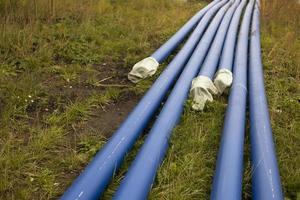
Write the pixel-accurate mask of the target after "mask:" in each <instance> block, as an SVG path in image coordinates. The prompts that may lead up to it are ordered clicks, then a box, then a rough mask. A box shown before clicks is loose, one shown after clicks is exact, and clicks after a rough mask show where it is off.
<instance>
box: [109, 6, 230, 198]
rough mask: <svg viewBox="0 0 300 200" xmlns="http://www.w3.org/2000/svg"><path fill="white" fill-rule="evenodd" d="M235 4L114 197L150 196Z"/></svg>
mask: <svg viewBox="0 0 300 200" xmlns="http://www.w3.org/2000/svg"><path fill="white" fill-rule="evenodd" d="M231 4H232V2H230V3H227V4H226V5H225V6H223V7H222V8H221V9H220V11H219V12H218V13H217V15H216V16H215V18H214V19H213V20H212V22H211V24H210V25H209V27H208V29H207V31H206V32H205V34H204V36H203V37H202V39H201V41H200V42H199V44H198V46H197V48H196V49H195V51H194V53H193V55H192V56H191V58H190V60H189V62H188V63H187V65H186V67H185V68H184V71H183V72H182V74H181V75H180V77H179V79H178V81H177V83H176V85H175V86H174V89H173V90H172V92H171V94H170V96H169V98H168V100H167V101H166V103H165V105H164V107H163V108H162V111H161V113H160V114H159V116H158V118H157V120H156V121H155V123H154V125H153V128H152V129H151V131H150V133H149V135H148V137H147V138H146V140H145V143H144V145H143V146H142V148H141V150H140V152H139V153H138V155H137V157H136V159H135V160H134V162H133V164H132V165H131V167H130V168H129V171H128V173H127V174H126V176H125V178H124V180H123V181H122V183H121V185H120V187H119V189H118V190H117V192H116V194H115V196H114V198H113V199H114V200H142V199H146V198H147V196H148V193H149V191H150V189H151V185H152V183H153V181H154V179H155V175H156V171H157V169H158V167H159V165H160V163H161V162H162V160H163V158H164V156H165V153H166V151H167V149H168V141H169V137H170V135H171V133H172V130H173V128H174V127H175V125H176V124H177V123H178V121H179V119H180V116H181V114H182V112H183V105H184V102H185V100H186V99H187V97H188V93H189V89H190V86H191V81H192V79H193V78H194V77H195V76H196V75H197V73H198V71H199V68H200V66H201V64H202V62H203V60H204V58H205V56H206V53H207V51H208V49H209V47H210V45H211V42H212V40H213V38H214V36H215V33H216V31H217V29H218V27H219V25H220V23H221V21H222V18H223V16H224V14H225V12H226V11H227V9H228V8H229V6H230V5H231Z"/></svg>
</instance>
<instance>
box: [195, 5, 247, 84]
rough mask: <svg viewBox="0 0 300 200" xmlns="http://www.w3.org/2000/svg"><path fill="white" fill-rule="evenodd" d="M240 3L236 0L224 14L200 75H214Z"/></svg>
mask: <svg viewBox="0 0 300 200" xmlns="http://www.w3.org/2000/svg"><path fill="white" fill-rule="evenodd" d="M244 2H246V0H244ZM239 3H240V0H236V1H235V3H234V4H233V6H231V7H230V9H229V10H228V11H227V13H226V15H225V16H224V18H223V20H222V23H221V25H220V27H219V29H218V32H217V34H216V37H215V39H214V41H213V43H212V45H211V48H210V50H209V52H208V54H207V56H206V58H205V60H204V63H203V65H202V67H201V69H200V72H199V75H202V76H207V77H209V78H210V79H212V78H213V77H214V75H215V72H216V69H217V66H218V63H219V57H220V54H221V52H222V47H223V44H224V40H225V37H226V33H227V30H228V27H229V25H230V21H231V19H232V16H233V14H234V12H235V10H236V8H237V7H238V5H239Z"/></svg>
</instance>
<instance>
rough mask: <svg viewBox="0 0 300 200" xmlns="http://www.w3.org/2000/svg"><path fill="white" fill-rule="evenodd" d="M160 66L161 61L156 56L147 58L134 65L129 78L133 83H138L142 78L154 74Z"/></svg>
mask: <svg viewBox="0 0 300 200" xmlns="http://www.w3.org/2000/svg"><path fill="white" fill-rule="evenodd" d="M158 66H159V63H158V62H157V61H156V59H155V58H152V57H148V58H145V59H143V60H141V61H140V62H138V63H136V64H135V65H134V66H133V68H132V70H131V71H130V72H129V74H128V79H129V80H130V81H131V82H133V83H137V82H139V81H140V80H142V79H145V78H147V77H149V76H152V75H154V74H155V72H156V70H157V68H158Z"/></svg>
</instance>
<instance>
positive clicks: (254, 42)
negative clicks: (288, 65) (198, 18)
mask: <svg viewBox="0 0 300 200" xmlns="http://www.w3.org/2000/svg"><path fill="white" fill-rule="evenodd" d="M259 15H260V13H259V5H258V3H257V4H256V6H255V9H254V14H253V18H252V31H251V40H250V41H251V42H250V61H249V62H250V66H249V104H250V106H249V107H250V142H251V161H252V199H253V200H265V199H268V200H269V199H270V200H271V199H272V200H283V199H284V198H283V194H282V188H281V182H280V175H279V170H278V165H277V160H276V153H275V147H274V142H273V136H272V128H271V124H270V116H269V111H268V104H267V98H266V93H265V87H264V77H263V67H262V61H261V47H260V27H259V26H260V16H259Z"/></svg>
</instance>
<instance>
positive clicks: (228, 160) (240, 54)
mask: <svg viewBox="0 0 300 200" xmlns="http://www.w3.org/2000/svg"><path fill="white" fill-rule="evenodd" d="M253 6H254V0H250V2H249V3H248V5H247V7H246V10H245V14H244V17H243V21H242V25H241V30H240V33H239V37H238V43H237V51H236V56H235V61H234V69H233V70H234V77H235V78H234V81H233V86H232V88H231V91H230V96H229V103H228V108H227V111H226V116H225V122H224V128H223V133H222V139H221V146H220V149H219V154H218V159H217V167H216V171H215V175H214V179H213V186H212V192H211V200H232V199H234V200H239V199H241V197H242V182H243V181H242V180H243V151H244V137H245V118H246V101H247V67H248V63H247V61H248V37H249V29H250V23H251V16H252V11H253Z"/></svg>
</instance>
